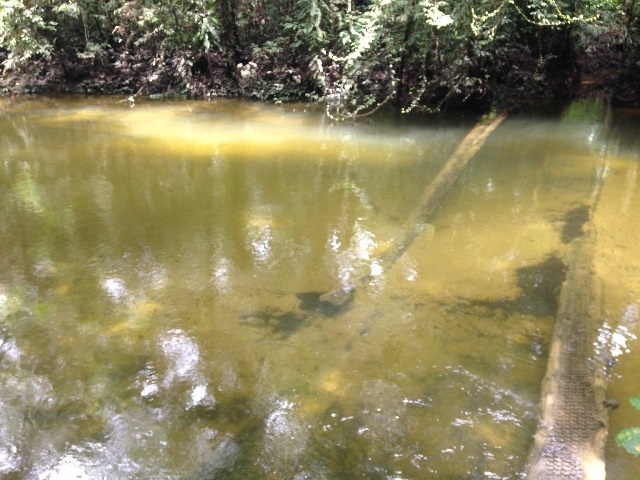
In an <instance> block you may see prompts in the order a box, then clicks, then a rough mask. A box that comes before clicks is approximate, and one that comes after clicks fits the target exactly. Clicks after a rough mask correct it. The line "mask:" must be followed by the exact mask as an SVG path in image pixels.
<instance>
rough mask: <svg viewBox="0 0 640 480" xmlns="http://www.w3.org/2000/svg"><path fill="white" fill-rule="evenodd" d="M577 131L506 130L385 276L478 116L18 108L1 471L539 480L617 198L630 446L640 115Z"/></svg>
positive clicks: (2, 171) (1, 239) (610, 250)
mask: <svg viewBox="0 0 640 480" xmlns="http://www.w3.org/2000/svg"><path fill="white" fill-rule="evenodd" d="M570 116H571V115H567V114H566V113H565V115H564V116H563V115H562V114H561V113H558V114H550V115H546V116H542V117H541V116H528V115H524V114H521V115H519V116H515V117H512V118H509V119H507V120H506V121H505V123H503V124H502V125H501V126H500V127H499V129H498V130H496V132H495V133H494V134H493V135H492V136H491V137H490V138H489V139H488V141H487V142H486V144H485V145H484V147H483V148H482V149H481V151H480V152H479V153H478V155H476V157H475V158H474V159H473V160H472V162H471V164H470V166H469V168H468V169H467V170H466V171H465V173H464V174H463V175H462V177H461V178H460V179H459V181H458V182H457V183H456V185H455V186H454V188H453V190H452V191H451V192H450V194H449V195H448V196H447V197H446V199H445V200H444V201H443V203H442V206H441V208H440V209H439V211H438V212H437V214H436V215H435V216H433V217H432V218H431V219H430V224H429V225H427V226H424V225H423V226H422V228H423V230H422V233H421V235H420V236H419V237H418V238H417V239H416V240H415V241H414V243H413V244H412V245H411V246H410V247H409V249H408V250H407V251H406V252H405V254H404V255H403V256H402V257H401V258H400V259H399V260H398V262H396V263H395V264H394V265H393V266H390V267H389V268H386V269H385V270H381V269H380V268H379V263H378V262H377V258H378V255H380V254H381V253H382V252H384V250H385V248H388V244H389V242H390V241H391V240H393V239H394V238H397V237H398V236H401V235H403V233H404V232H402V231H400V230H399V229H400V226H401V225H402V223H403V221H404V220H405V219H406V217H407V216H408V215H409V214H410V212H411V211H412V209H413V208H414V206H415V204H416V202H417V199H419V198H420V196H421V194H422V191H423V190H424V188H425V187H426V185H427V184H428V183H429V181H430V180H431V179H432V178H433V177H434V176H435V175H436V174H437V172H438V171H439V169H440V167H441V166H442V165H443V164H444V162H445V161H446V160H447V158H448V157H449V155H450V154H451V153H452V152H453V150H454V149H455V148H456V146H457V145H458V143H459V142H460V141H461V140H462V138H463V137H464V136H465V134H466V133H467V132H468V131H469V129H470V128H471V127H472V126H473V123H474V119H458V120H452V119H442V118H434V119H430V120H428V121H423V122H417V121H416V122H408V121H404V122H402V124H399V123H397V122H396V123H394V122H391V121H386V120H379V121H377V122H372V123H368V124H366V125H358V126H348V125H333V124H331V123H330V122H328V121H327V120H326V119H325V118H324V117H323V116H322V114H321V113H317V112H315V113H314V112H305V111H304V110H303V109H300V108H298V109H296V108H294V107H286V108H276V107H270V106H264V105H258V104H248V103H238V102H233V101H221V102H212V103H188V102H184V103H175V104H171V103H169V104H167V103H163V104H151V103H148V104H138V105H136V106H134V107H129V106H125V105H117V104H116V103H115V99H109V98H107V99H91V98H88V99H57V100H47V99H37V100H31V101H21V102H16V101H11V100H4V101H3V103H0V149H1V150H0V477H2V478H9V479H13V478H16V479H17V478H33V479H43V480H44V479H63V478H64V479H68V478H91V479H93V478H105V479H130V478H140V479H163V478H164V479H181V478H226V479H247V478H260V479H262V478H264V479H296V480H302V479H354V478H366V479H418V478H438V479H460V478H494V479H502V478H504V479H509V478H520V477H522V476H523V471H524V469H525V466H526V461H527V452H528V449H529V447H530V444H531V436H532V434H533V432H534V430H535V427H536V405H537V402H538V396H539V388H540V382H541V378H542V375H543V373H544V368H545V361H546V355H547V353H548V347H549V340H550V336H551V333H552V329H553V323H554V315H555V310H556V308H557V293H558V292H559V289H560V287H561V283H562V281H563V279H564V274H565V265H564V258H565V254H566V252H567V251H568V245H567V243H568V241H570V239H571V238H572V236H573V235H579V233H580V229H579V223H580V221H581V220H580V218H581V210H580V209H581V208H583V206H584V205H588V204H589V202H590V197H591V195H592V193H593V191H594V185H596V184H597V181H598V179H599V178H604V186H603V188H602V191H601V194H600V199H599V201H598V206H597V209H596V211H595V214H594V215H593V217H592V220H593V222H594V224H595V226H596V230H597V246H596V251H597V258H596V265H595V267H596V270H597V273H598V276H599V278H600V279H601V283H602V295H601V297H602V298H601V299H600V300H599V301H601V303H602V305H603V310H604V313H603V315H604V322H605V325H604V327H603V330H602V335H601V337H602V344H603V346H602V347H601V348H602V349H604V350H606V351H607V352H609V354H610V355H611V356H612V357H615V360H616V365H615V367H613V368H612V370H611V371H610V374H611V384H610V394H609V396H610V397H613V398H616V399H617V400H618V401H620V403H621V404H622V407H621V408H620V409H619V410H616V411H615V412H614V413H613V415H612V419H611V423H612V425H611V431H612V432H615V431H617V430H619V429H620V428H624V427H627V426H633V425H640V412H637V411H635V410H633V408H632V407H631V406H630V405H628V404H627V398H628V397H629V396H633V395H638V394H640V384H638V383H637V381H636V377H635V376H637V373H636V372H637V371H638V368H639V367H640V353H639V352H638V342H637V340H636V337H637V336H638V334H639V333H640V325H639V324H638V317H639V313H638V309H639V307H640V299H639V298H640V252H638V249H637V248H636V243H637V240H638V238H640V198H639V195H638V192H637V185H638V179H637V165H638V162H639V160H640V140H638V136H637V132H638V128H639V126H640V123H639V119H638V116H637V115H635V114H634V113H633V112H625V111H617V112H615V121H614V125H613V128H612V129H611V131H608V130H607V129H606V128H605V126H604V125H603V124H602V122H599V121H595V120H590V119H583V120H571V119H568V118H567V117H570ZM576 226H578V227H576ZM368 273H373V274H374V275H373V276H372V277H371V281H370V282H369V284H368V285H366V286H365V287H364V288H358V289H357V290H356V293H355V297H354V299H353V301H352V302H349V303H347V304H346V305H345V306H344V307H342V308H338V307H332V306H330V305H327V304H325V303H323V302H321V301H319V295H320V294H322V293H324V292H327V291H330V290H333V289H335V288H337V287H339V286H341V285H342V286H347V285H349V284H350V282H352V281H353V280H354V279H357V278H359V277H361V276H362V275H366V274H368ZM634 422H635V423H634ZM607 462H608V467H607V468H608V469H609V472H610V475H609V476H610V478H616V479H626V478H628V479H632V478H637V477H638V475H639V474H640V460H638V459H635V458H634V457H632V456H631V455H629V454H627V453H626V452H624V451H622V450H621V449H620V448H619V447H617V446H615V444H614V443H613V441H612V440H611V439H610V440H609V445H608V448H607ZM205 471H206V472H208V473H207V475H205V474H204V472H205ZM191 475H193V476H192V477H190V476H191Z"/></svg>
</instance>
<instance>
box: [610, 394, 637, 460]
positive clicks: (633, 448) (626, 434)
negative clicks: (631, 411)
mask: <svg viewBox="0 0 640 480" xmlns="http://www.w3.org/2000/svg"><path fill="white" fill-rule="evenodd" d="M629 402H630V403H631V405H633V406H634V407H635V408H636V409H638V410H640V396H637V397H631V398H630V399H629ZM615 440H616V443H617V444H618V446H620V447H622V448H624V449H625V450H626V451H627V452H629V453H632V454H633V455H635V456H636V457H637V456H639V455H640V427H630V428H625V429H624V430H620V431H619V432H618V433H617V434H616V437H615Z"/></svg>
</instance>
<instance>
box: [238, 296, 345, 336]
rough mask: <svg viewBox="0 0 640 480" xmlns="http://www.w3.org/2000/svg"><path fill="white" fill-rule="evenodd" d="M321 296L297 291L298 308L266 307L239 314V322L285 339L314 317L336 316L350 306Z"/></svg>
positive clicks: (306, 324)
mask: <svg viewBox="0 0 640 480" xmlns="http://www.w3.org/2000/svg"><path fill="white" fill-rule="evenodd" d="M321 296H322V292H303V293H298V294H296V298H297V299H298V300H299V301H300V305H299V307H298V309H296V310H290V311H287V312H282V311H281V310H278V309H277V308H272V307H266V308H264V309H262V310H260V311H257V312H252V313H247V314H243V315H241V316H240V319H241V324H243V325H247V326H251V327H256V328H264V329H266V330H268V331H269V332H270V333H271V334H273V335H275V336H277V337H279V338H280V339H281V340H286V339H287V338H289V337H290V336H291V335H293V334H294V333H296V332H297V331H298V330H300V329H301V328H302V327H305V326H309V325H310V323H311V319H312V318H314V317H317V316H321V317H326V318H330V317H336V316H338V315H341V314H343V313H345V312H346V311H347V310H349V309H350V308H351V302H346V303H343V304H341V305H335V304H333V303H331V302H328V301H322V300H321V299H320V297H321Z"/></svg>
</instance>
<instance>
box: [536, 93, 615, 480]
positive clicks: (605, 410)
mask: <svg viewBox="0 0 640 480" xmlns="http://www.w3.org/2000/svg"><path fill="white" fill-rule="evenodd" d="M611 121H612V113H611V103H610V102H607V103H606V104H605V109H604V115H603V124H604V126H605V129H606V131H607V132H608V130H609V128H610V126H611ZM602 170H603V171H604V169H602ZM601 175H602V174H601ZM603 183H604V176H601V177H596V182H595V184H594V186H593V189H592V191H591V195H590V199H589V201H590V205H591V207H590V208H588V207H587V208H583V209H582V210H581V211H580V212H579V219H578V220H579V222H578V223H579V232H573V233H578V234H577V235H573V234H572V235H567V236H565V233H566V232H563V242H565V240H568V241H567V242H565V243H569V245H570V250H569V254H568V259H567V263H568V265H569V272H568V275H567V279H566V281H565V283H564V285H563V287H562V292H561V294H560V307H559V310H558V314H557V316H556V323H555V327H554V332H553V337H552V339H551V349H550V353H549V359H548V361H547V369H546V373H545V376H544V379H543V381H542V393H541V397H540V415H539V421H538V428H537V431H536V434H535V436H534V442H533V445H532V447H531V450H530V452H529V467H528V471H527V479H531V480H548V479H571V480H604V478H605V475H606V470H605V458H604V451H605V442H606V438H607V434H608V430H609V409H610V408H611V407H612V404H611V402H609V401H608V400H607V399H606V375H605V372H606V367H605V359H603V358H600V356H599V354H598V352H597V351H596V345H597V342H598V332H599V329H600V328H601V326H602V311H601V304H600V293H599V284H598V279H597V277H596V275H595V272H594V269H593V259H594V249H595V245H596V232H595V228H594V225H593V222H592V220H591V216H592V215H593V210H594V209H595V207H596V205H597V203H598V200H599V198H600V193H601V191H602V186H603ZM565 237H566V238H565ZM614 408H615V407H614Z"/></svg>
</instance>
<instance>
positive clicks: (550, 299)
mask: <svg viewBox="0 0 640 480" xmlns="http://www.w3.org/2000/svg"><path fill="white" fill-rule="evenodd" d="M566 273H567V266H566V265H565V264H564V262H563V261H562V259H561V258H560V257H559V256H558V254H557V253H553V254H551V255H549V256H548V257H547V258H546V259H544V260H543V261H541V262H539V263H536V264H533V265H527V266H524V267H521V268H519V269H518V270H516V278H517V284H518V288H519V289H520V294H519V295H518V296H516V297H515V298H501V299H498V300H484V299H464V300H463V302H462V303H463V305H465V306H469V307H484V308H487V309H489V310H492V311H495V310H502V311H504V312H506V313H520V314H524V315H532V316H534V317H548V316H550V317H555V316H556V314H557V312H558V306H559V297H560V291H561V290H562V284H563V283H564V280H565V278H566Z"/></svg>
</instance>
